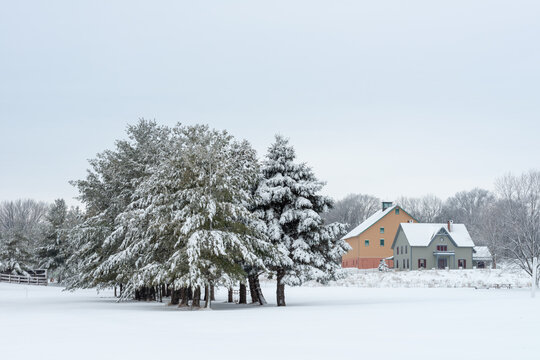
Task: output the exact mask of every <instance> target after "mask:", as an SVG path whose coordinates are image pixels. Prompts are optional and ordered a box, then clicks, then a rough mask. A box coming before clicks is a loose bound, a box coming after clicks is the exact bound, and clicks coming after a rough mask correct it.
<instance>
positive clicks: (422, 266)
mask: <svg viewBox="0 0 540 360" xmlns="http://www.w3.org/2000/svg"><path fill="white" fill-rule="evenodd" d="M418 268H419V269H425V268H426V259H418Z"/></svg>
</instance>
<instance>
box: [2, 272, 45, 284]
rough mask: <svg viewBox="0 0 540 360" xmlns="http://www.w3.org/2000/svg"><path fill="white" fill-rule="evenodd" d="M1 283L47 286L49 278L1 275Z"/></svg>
mask: <svg viewBox="0 0 540 360" xmlns="http://www.w3.org/2000/svg"><path fill="white" fill-rule="evenodd" d="M0 281H2V282H8V283H12V284H29V285H44V286H47V276H46V275H43V276H40V275H37V276H23V275H12V274H0Z"/></svg>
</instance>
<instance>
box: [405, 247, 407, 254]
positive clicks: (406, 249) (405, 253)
mask: <svg viewBox="0 0 540 360" xmlns="http://www.w3.org/2000/svg"><path fill="white" fill-rule="evenodd" d="M406 253H407V246H405V254H406Z"/></svg>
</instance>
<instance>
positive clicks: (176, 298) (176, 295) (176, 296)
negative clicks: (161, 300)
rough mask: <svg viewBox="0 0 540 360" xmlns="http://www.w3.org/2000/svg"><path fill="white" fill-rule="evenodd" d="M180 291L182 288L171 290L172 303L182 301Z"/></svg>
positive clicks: (176, 303)
mask: <svg viewBox="0 0 540 360" xmlns="http://www.w3.org/2000/svg"><path fill="white" fill-rule="evenodd" d="M180 292H181V290H173V291H171V302H170V304H171V305H178V303H179V301H180Z"/></svg>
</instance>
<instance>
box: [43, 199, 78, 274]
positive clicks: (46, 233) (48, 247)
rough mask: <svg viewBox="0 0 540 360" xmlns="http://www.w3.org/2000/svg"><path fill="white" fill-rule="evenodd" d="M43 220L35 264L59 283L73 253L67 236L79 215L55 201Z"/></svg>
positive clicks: (61, 201) (61, 202)
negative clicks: (45, 270)
mask: <svg viewBox="0 0 540 360" xmlns="http://www.w3.org/2000/svg"><path fill="white" fill-rule="evenodd" d="M45 218H46V219H45V224H44V227H43V234H42V237H41V241H40V243H39V247H38V249H37V257H38V259H37V263H38V264H39V265H38V266H39V268H40V269H47V270H48V275H49V277H52V278H54V279H56V281H58V282H61V281H62V280H63V279H64V278H65V277H66V275H67V274H68V269H67V264H66V260H67V259H68V258H69V257H70V256H71V254H72V252H73V247H72V246H71V244H70V242H69V239H68V234H69V232H70V231H71V229H73V228H74V227H75V226H76V225H77V224H78V223H79V221H80V218H81V214H80V212H79V209H78V208H72V209H68V208H67V205H66V202H65V201H64V200H63V199H57V200H55V202H54V204H52V205H51V207H50V209H49V212H48V213H47V216H46V217H45Z"/></svg>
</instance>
